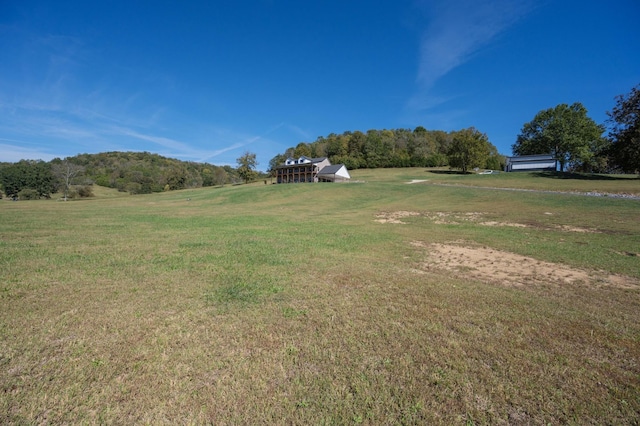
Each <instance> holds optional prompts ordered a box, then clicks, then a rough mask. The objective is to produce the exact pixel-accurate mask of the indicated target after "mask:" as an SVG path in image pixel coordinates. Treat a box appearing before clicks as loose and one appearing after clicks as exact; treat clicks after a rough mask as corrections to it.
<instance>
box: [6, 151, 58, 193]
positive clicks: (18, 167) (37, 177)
mask: <svg viewBox="0 0 640 426" xmlns="http://www.w3.org/2000/svg"><path fill="white" fill-rule="evenodd" d="M0 184H1V185H2V187H3V188H4V192H5V194H7V195H8V196H11V197H15V196H17V195H18V193H19V192H20V191H22V190H25V189H30V190H33V191H35V195H36V196H37V197H47V198H48V197H49V196H50V195H51V193H52V192H53V191H54V189H55V185H54V178H53V174H52V173H51V164H50V163H45V162H44V161H42V160H37V161H36V160H20V161H18V162H17V163H14V164H10V165H7V166H4V167H2V168H1V169H0Z"/></svg>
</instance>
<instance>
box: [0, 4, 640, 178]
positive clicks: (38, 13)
mask: <svg viewBox="0 0 640 426" xmlns="http://www.w3.org/2000/svg"><path fill="white" fill-rule="evenodd" d="M638 22H640V2H638V1H637V0H610V1H608V2H602V1H589V0H582V1H573V0H566V1H562V0H557V1H552V0H546V1H544V0H543V1H533V0H487V1H481V0H475V1H474V0H434V1H427V0H422V1H421V0H415V1H410V0H407V1H404V0H398V1H391V0H389V1H381V0H341V1H335V0H323V1H315V0H312V1H293V0H253V1H249V0H235V1H233V0H223V1H180V2H178V1H161V0H150V1H143V0H140V1H131V0H127V1H120V0H113V1H85V0H82V1H65V0H58V1H38V0H0V161H11V162H13V161H18V160H20V159H23V158H28V159H43V160H47V161H48V160H50V159H52V158H55V157H60V158H64V157H66V156H73V155H76V154H79V153H98V152H105V151H149V152H153V153H158V154H161V155H164V156H167V157H172V158H178V159H181V160H187V161H200V162H208V163H212V164H219V165H223V164H230V165H232V166H235V165H236V159H237V158H238V157H239V156H240V155H242V153H243V152H245V151H250V152H254V153H256V154H257V159H258V162H259V163H260V164H259V166H258V168H259V169H261V170H264V169H266V168H267V167H268V163H269V160H270V159H271V158H273V156H275V155H276V154H279V153H283V152H284V150H285V149H286V148H288V147H290V146H295V145H297V144H298V143H299V142H303V141H304V142H313V141H314V140H316V138H317V137H318V136H326V135H328V134H330V133H342V132H344V131H347V130H351V131H355V130H361V131H366V130H369V129H385V128H386V129H395V128H410V129H413V128H415V127H416V126H424V127H425V128H427V129H430V130H447V131H449V130H458V129H461V128H465V127H469V126H474V127H476V128H477V129H479V130H480V131H482V132H484V133H487V135H488V136H489V140H490V141H491V142H492V143H493V144H494V145H496V146H497V147H498V150H499V151H500V152H501V153H502V154H506V155H510V154H511V145H512V144H513V142H514V141H515V139H516V137H517V135H518V133H519V131H520V129H521V128H522V125H523V124H524V123H525V122H527V121H530V120H531V119H533V117H534V116H535V114H536V113H537V112H538V111H540V110H542V109H546V108H550V107H554V106H556V105H558V104H560V103H568V104H571V103H573V102H582V103H583V104H584V105H585V107H586V108H587V109H588V111H589V116H590V117H591V118H593V119H594V120H595V121H596V122H598V123H602V122H604V120H605V119H606V111H608V110H611V108H612V107H613V106H614V104H615V101H614V97H615V96H616V95H619V94H626V93H628V92H629V91H630V90H631V88H632V87H633V86H635V85H637V84H639V83H640V25H638Z"/></svg>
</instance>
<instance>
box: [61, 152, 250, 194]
mask: <svg viewBox="0 0 640 426" xmlns="http://www.w3.org/2000/svg"><path fill="white" fill-rule="evenodd" d="M67 160H68V161H70V162H72V163H74V164H78V165H81V166H83V167H85V170H86V172H85V176H86V177H88V178H90V179H91V180H93V182H94V183H96V184H97V185H101V186H106V187H109V188H116V189H118V190H120V191H126V192H129V193H132V194H148V193H151V192H161V191H168V190H175V189H185V188H198V187H202V186H216V185H224V184H225V183H235V182H238V181H239V180H240V179H239V177H238V174H237V171H236V170H235V169H234V168H232V167H230V166H224V167H220V166H215V165H212V164H207V163H196V162H185V161H180V160H176V159H173V158H167V157H163V156H161V155H158V154H152V153H149V152H105V153H100V154H80V155H76V156H75V157H69V158H68V159H67ZM56 161H58V160H53V162H56Z"/></svg>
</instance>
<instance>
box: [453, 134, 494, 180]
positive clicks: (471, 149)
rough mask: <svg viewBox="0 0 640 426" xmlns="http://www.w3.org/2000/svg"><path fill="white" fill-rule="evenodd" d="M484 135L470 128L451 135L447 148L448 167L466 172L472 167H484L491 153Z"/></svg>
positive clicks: (489, 145)
mask: <svg viewBox="0 0 640 426" xmlns="http://www.w3.org/2000/svg"><path fill="white" fill-rule="evenodd" d="M491 146H492V145H491V143H490V142H489V138H488V137H487V135H486V134H484V133H481V132H480V131H478V130H477V129H475V128H473V127H470V128H468V129H463V130H460V131H457V132H455V133H454V134H453V138H452V141H451V145H450V146H449V152H448V157H449V165H450V166H451V167H456V168H459V169H461V170H462V171H463V172H467V171H468V170H469V169H472V168H474V167H484V166H485V164H486V162H487V159H488V158H489V154H490V152H491Z"/></svg>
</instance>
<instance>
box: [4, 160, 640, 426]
mask: <svg viewBox="0 0 640 426" xmlns="http://www.w3.org/2000/svg"><path fill="white" fill-rule="evenodd" d="M353 175H354V176H353V177H354V180H361V181H364V182H363V183H351V184H317V185H306V184H304V185H303V184H299V185H264V184H262V183H261V184H254V185H247V186H237V187H225V188H205V189H198V190H187V191H179V192H170V193H162V194H153V195H145V196H109V197H107V196H104V197H102V196H99V197H96V199H93V200H82V201H73V202H66V203H64V202H54V201H37V202H17V203H14V202H9V201H5V200H2V201H1V202H0V218H1V220H0V237H1V238H0V308H1V309H0V386H1V389H0V423H2V424H47V423H48V424H59V423H74V424H77V423H80V424H94V423H109V424H548V423H551V424H635V423H638V422H639V421H640V366H639V362H640V287H638V286H637V285H628V286H616V285H610V284H609V283H606V282H605V283H600V284H598V285H594V284H593V283H587V282H576V283H572V284H567V283H563V282H562V281H561V280H560V279H559V280H558V282H557V283H555V284H554V283H551V284H549V283H548V282H546V283H542V282H541V283H537V282H531V283H529V284H528V285H525V286H510V285H506V283H505V285H503V284H502V283H500V282H484V281H482V280H478V279H475V278H473V277H472V276H471V275H467V274H465V271H464V269H461V270H458V271H448V270H444V269H443V270H439V269H437V268H429V269H428V270H426V272H425V270H422V271H421V270H420V268H421V265H423V264H424V263H425V262H428V259H429V252H428V248H425V247H428V245H429V244H431V243H455V244H465V245H470V246H482V247H490V248H492V249H495V250H499V251H500V252H510V253H516V254H520V255H523V256H528V257H532V258H535V259H538V260H540V261H541V262H542V261H544V262H553V263H558V264H563V265H567V266H568V267H572V268H576V269H580V270H586V271H593V273H594V274H595V273H602V271H605V272H607V273H609V274H616V275H620V276H625V277H627V278H629V282H638V280H640V201H638V200H626V199H615V198H607V197H601V198H597V197H586V196H576V195H563V194H551V193H537V192H514V191H500V190H491V189H486V188H471V187H469V186H477V185H476V184H474V181H477V180H478V179H480V178H482V179H484V178H491V179H493V180H494V181H495V182H494V183H492V185H490V186H494V187H505V186H519V187H525V188H538V189H550V188H548V185H549V183H548V182H555V181H554V180H553V179H550V178H544V177H537V176H531V175H520V176H518V177H516V178H514V177H511V175H507V174H500V175H495V176H494V175H489V176H471V175H469V176H455V177H453V178H455V179H457V182H459V186H457V187H450V186H439V185H433V183H437V181H438V179H440V180H446V179H450V178H452V177H451V176H449V175H446V174H437V173H429V172H425V170H424V169H400V170H375V171H372V170H363V171H356V172H354V173H353ZM465 178H468V179H465ZM413 179H427V180H428V181H427V182H424V183H417V184H412V185H408V184H406V182H407V181H410V180H413ZM501 179H502V180H501ZM434 180H436V182H433V181H434ZM540 182H542V183H540ZM629 182H630V183H629ZM443 183H447V182H443ZM602 185H604V186H602ZM608 185H610V181H609V180H602V181H601V180H576V181H575V182H573V181H572V182H570V185H569V186H573V187H574V188H575V189H573V190H576V191H593V190H599V191H603V192H616V191H614V190H611V189H608V188H609V186H608ZM623 185H624V189H622V190H620V191H619V192H626V193H638V192H639V191H638V187H640V180H637V179H636V180H633V179H630V180H628V181H624V182H623ZM587 186H588V188H589V189H587ZM634 191H635V192H634ZM101 195H102V194H101ZM393 212H412V214H413V215H411V216H407V217H404V218H403V219H402V221H403V222H404V223H403V224H393V223H380V222H376V220H377V218H378V216H380V215H384V214H388V213H393ZM437 214H440V215H443V216H445V217H448V218H454V219H455V218H460V219H459V220H453V219H452V220H449V221H445V222H443V223H439V222H438V221H434V220H432V219H431V218H432V217H433V216H434V215H437ZM478 215H480V216H481V217H482V220H476V221H474V220H466V219H465V218H468V217H476V216H478ZM485 222H495V223H498V224H519V225H523V226H518V227H516V226H500V225H498V226H487V225H485V224H483V223H485ZM415 242H420V243H422V245H420V246H418V245H416V244H414V243H415Z"/></svg>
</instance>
